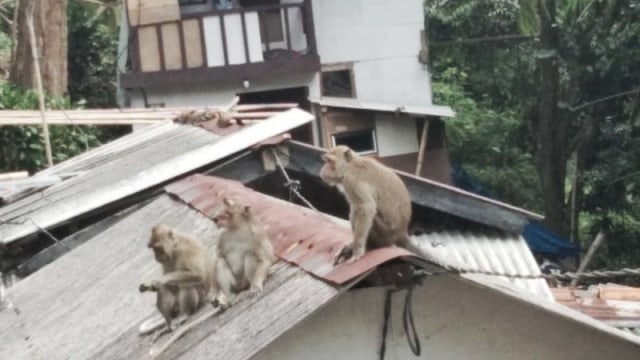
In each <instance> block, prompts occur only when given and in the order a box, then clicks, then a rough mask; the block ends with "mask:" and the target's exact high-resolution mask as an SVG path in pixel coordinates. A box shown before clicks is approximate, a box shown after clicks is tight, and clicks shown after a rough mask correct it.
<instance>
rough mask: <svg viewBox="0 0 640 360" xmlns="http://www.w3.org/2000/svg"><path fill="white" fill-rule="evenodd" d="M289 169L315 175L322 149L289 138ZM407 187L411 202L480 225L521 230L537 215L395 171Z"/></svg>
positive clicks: (318, 168)
mask: <svg viewBox="0 0 640 360" xmlns="http://www.w3.org/2000/svg"><path fill="white" fill-rule="evenodd" d="M290 144H291V145H292V148H291V150H290V151H291V165H290V166H288V168H290V169H291V170H296V171H301V172H303V173H306V174H309V175H312V176H316V177H317V176H318V174H319V173H320V168H321V167H322V165H323V163H322V159H321V158H320V156H319V154H320V153H321V152H322V151H323V150H322V149H318V148H315V147H313V146H309V145H306V144H303V143H300V142H295V141H292V142H290ZM396 172H397V173H398V175H400V177H401V178H402V180H403V181H404V183H405V184H406V185H407V188H408V189H409V193H410V194H411V200H412V202H413V203H414V204H417V205H420V206H425V207H427V208H431V209H435V210H438V211H442V212H445V213H448V214H451V215H455V216H459V217H462V218H464V219H468V220H472V221H475V222H478V223H481V224H486V225H490V226H495V227H497V228H498V229H502V230H505V231H509V232H515V233H521V232H522V229H523V228H524V226H525V225H527V224H528V223H529V221H530V219H535V220H540V219H541V216H540V215H538V214H534V213H531V212H528V211H526V210H523V209H519V208H516V207H514V206H511V205H508V204H505V203H501V202H498V201H495V200H492V199H488V198H484V197H482V196H479V195H476V194H472V193H469V192H466V191H464V190H460V189H457V188H454V187H452V186H448V185H445V184H441V183H437V182H434V181H431V180H429V179H424V178H418V177H416V176H413V175H411V174H407V173H403V172H400V171H396Z"/></svg>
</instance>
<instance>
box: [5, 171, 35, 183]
mask: <svg viewBox="0 0 640 360" xmlns="http://www.w3.org/2000/svg"><path fill="white" fill-rule="evenodd" d="M26 177H29V172H28V171H15V172H8V173H2V174H0V181H7V180H17V179H24V178H26Z"/></svg>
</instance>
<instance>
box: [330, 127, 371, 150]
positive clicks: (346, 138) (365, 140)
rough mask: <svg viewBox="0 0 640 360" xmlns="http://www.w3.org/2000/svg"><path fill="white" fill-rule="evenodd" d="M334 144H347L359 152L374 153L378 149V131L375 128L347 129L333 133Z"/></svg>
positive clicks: (332, 141)
mask: <svg viewBox="0 0 640 360" xmlns="http://www.w3.org/2000/svg"><path fill="white" fill-rule="evenodd" d="M331 143H332V144H333V146H337V145H346V146H348V147H350V148H351V149H353V151H355V152H357V153H358V154H373V153H375V152H377V151H378V145H377V144H376V131H375V130H374V129H364V130H356V131H346V132H341V133H336V134H332V135H331Z"/></svg>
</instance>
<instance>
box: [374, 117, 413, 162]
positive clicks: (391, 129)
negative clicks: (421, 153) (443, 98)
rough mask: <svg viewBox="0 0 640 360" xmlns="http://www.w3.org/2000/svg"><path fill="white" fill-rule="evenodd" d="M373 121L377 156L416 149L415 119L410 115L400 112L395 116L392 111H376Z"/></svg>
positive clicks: (407, 152)
mask: <svg viewBox="0 0 640 360" xmlns="http://www.w3.org/2000/svg"><path fill="white" fill-rule="evenodd" d="M375 122H376V138H377V141H378V156H381V157H386V156H394V155H402V154H409V153H415V152H417V151H418V149H419V145H418V137H417V135H416V121H415V120H414V119H413V118H412V117H410V116H408V115H406V114H400V115H398V117H397V118H396V116H395V114H393V113H376V115H375Z"/></svg>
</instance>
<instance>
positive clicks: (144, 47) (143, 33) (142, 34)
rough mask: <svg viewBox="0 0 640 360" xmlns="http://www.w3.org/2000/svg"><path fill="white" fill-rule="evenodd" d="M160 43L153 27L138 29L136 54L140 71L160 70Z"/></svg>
mask: <svg viewBox="0 0 640 360" xmlns="http://www.w3.org/2000/svg"><path fill="white" fill-rule="evenodd" d="M159 46H160V43H159V41H158V31H157V30H156V27H155V26H144V27H139V28H138V53H139V54H140V71H142V72H149V71H160V70H162V64H161V57H160V47H159Z"/></svg>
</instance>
